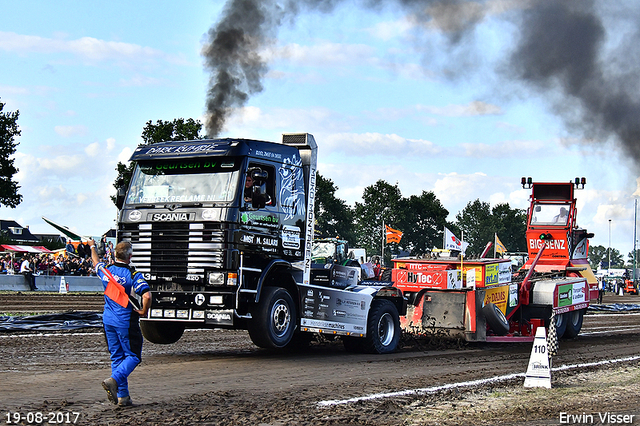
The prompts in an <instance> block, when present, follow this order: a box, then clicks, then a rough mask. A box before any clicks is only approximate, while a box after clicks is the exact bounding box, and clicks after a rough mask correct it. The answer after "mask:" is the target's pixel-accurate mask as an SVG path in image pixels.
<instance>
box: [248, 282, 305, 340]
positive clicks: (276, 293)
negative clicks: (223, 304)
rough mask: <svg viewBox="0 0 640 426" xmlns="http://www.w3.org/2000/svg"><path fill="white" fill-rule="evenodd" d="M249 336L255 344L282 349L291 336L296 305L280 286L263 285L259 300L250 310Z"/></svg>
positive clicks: (294, 325) (294, 321)
mask: <svg viewBox="0 0 640 426" xmlns="http://www.w3.org/2000/svg"><path fill="white" fill-rule="evenodd" d="M251 315H252V318H251V320H250V321H249V323H248V329H249V337H251V341H253V343H254V344H255V345H256V346H259V347H261V348H266V349H282V348H284V347H285V346H287V345H288V344H289V342H290V341H291V339H292V338H293V333H294V331H295V328H296V305H295V303H294V302H293V298H292V297H291V295H290V294H289V292H288V291H287V290H286V289H284V288H282V287H264V288H263V289H262V294H261V295H260V302H259V303H258V305H257V306H256V308H255V309H254V310H252V312H251Z"/></svg>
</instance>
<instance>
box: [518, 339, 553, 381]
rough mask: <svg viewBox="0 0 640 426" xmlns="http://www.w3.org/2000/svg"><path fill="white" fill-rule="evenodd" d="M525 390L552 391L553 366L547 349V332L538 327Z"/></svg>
mask: <svg viewBox="0 0 640 426" xmlns="http://www.w3.org/2000/svg"><path fill="white" fill-rule="evenodd" d="M524 387H525V388H534V387H538V388H547V389H551V366H550V365H549V348H548V347H547V331H546V330H545V328H544V327H538V329H537V330H536V337H535V338H534V340H533V348H532V349H531V357H530V358H529V366H528V367H527V374H526V376H525V378H524Z"/></svg>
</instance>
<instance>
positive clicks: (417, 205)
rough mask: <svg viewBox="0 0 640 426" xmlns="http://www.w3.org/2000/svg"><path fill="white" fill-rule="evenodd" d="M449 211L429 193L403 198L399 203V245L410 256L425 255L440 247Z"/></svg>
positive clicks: (424, 192) (423, 192)
mask: <svg viewBox="0 0 640 426" xmlns="http://www.w3.org/2000/svg"><path fill="white" fill-rule="evenodd" d="M448 215H449V211H448V210H447V209H445V208H444V207H443V206H442V203H441V202H440V200H438V199H437V198H436V196H435V194H434V193H433V192H431V191H429V192H427V191H422V194H420V195H419V196H418V195H412V196H410V197H409V198H403V199H402V200H401V203H400V222H399V224H398V227H399V230H401V231H403V234H402V240H401V241H400V245H401V246H402V248H404V249H405V250H407V251H409V252H410V253H411V255H413V256H416V255H420V254H424V253H427V252H428V251H430V250H431V249H432V248H433V247H435V246H438V247H440V245H441V241H442V234H443V232H444V227H445V226H447V225H448V224H447V216H448Z"/></svg>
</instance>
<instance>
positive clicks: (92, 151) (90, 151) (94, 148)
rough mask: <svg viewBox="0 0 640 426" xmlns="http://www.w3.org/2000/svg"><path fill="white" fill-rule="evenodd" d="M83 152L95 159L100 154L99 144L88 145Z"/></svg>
mask: <svg viewBox="0 0 640 426" xmlns="http://www.w3.org/2000/svg"><path fill="white" fill-rule="evenodd" d="M84 152H86V153H87V155H88V156H89V157H95V156H96V155H98V154H99V153H100V144H99V143H98V142H94V143H92V144H90V145H88V146H87V147H86V148H85V149H84Z"/></svg>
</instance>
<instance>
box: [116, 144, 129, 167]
mask: <svg viewBox="0 0 640 426" xmlns="http://www.w3.org/2000/svg"><path fill="white" fill-rule="evenodd" d="M131 154H133V150H132V149H131V148H129V147H127V148H124V149H123V150H122V151H120V154H118V158H117V161H118V162H120V163H124V164H127V163H128V162H129V158H131Z"/></svg>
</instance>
